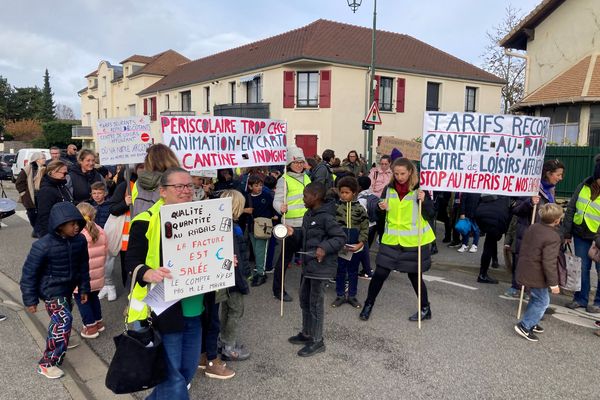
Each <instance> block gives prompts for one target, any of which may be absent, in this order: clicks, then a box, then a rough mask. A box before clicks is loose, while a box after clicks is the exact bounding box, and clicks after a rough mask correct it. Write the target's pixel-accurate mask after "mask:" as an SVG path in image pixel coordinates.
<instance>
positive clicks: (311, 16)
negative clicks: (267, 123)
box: [0, 0, 541, 116]
mask: <svg viewBox="0 0 600 400" xmlns="http://www.w3.org/2000/svg"><path fill="white" fill-rule="evenodd" d="M540 1H541V0H518V1H517V0H422V1H414V0H379V1H378V2H377V28H378V29H381V30H387V31H392V32H397V33H405V34H408V35H411V36H413V37H415V38H417V39H419V40H422V41H424V42H427V43H428V44H430V45H432V46H434V47H437V48H439V49H441V50H444V51H446V52H448V53H450V54H452V55H454V56H456V57H459V58H461V59H463V60H465V61H468V62H470V63H472V64H475V65H480V64H481V59H480V55H481V54H482V53H483V50H484V47H485V45H486V44H487V40H486V31H488V30H491V29H492V27H493V26H494V25H497V24H498V23H499V22H500V21H501V20H502V18H503V16H504V10H505V8H506V6H507V5H509V4H512V5H513V6H515V7H517V8H520V9H521V11H522V13H523V14H527V13H529V12H530V11H531V10H532V9H533V8H534V7H535V6H536V5H537V4H539V2H540ZM0 5H2V11H3V14H4V15H3V18H2V24H0V75H2V76H3V77H5V78H7V79H8V81H9V83H10V84H12V85H13V86H18V87H19V86H34V85H37V86H42V83H43V79H42V77H43V71H44V69H45V68H48V70H49V72H50V78H51V85H52V89H53V91H54V95H55V101H56V102H58V103H63V104H66V105H68V106H70V107H71V108H73V110H74V111H75V114H76V115H77V116H78V115H79V108H80V107H79V98H78V97H77V91H78V90H79V89H81V88H83V87H84V86H85V79H84V76H85V75H86V74H87V73H89V72H91V71H93V70H94V69H96V67H97V66H98V63H99V62H100V61H101V60H107V61H110V62H111V63H118V62H119V61H121V60H123V59H125V58H127V57H128V56H130V55H132V54H143V55H153V54H156V53H159V52H161V51H164V50H166V49H169V48H171V49H174V50H176V51H178V52H180V53H182V54H183V55H185V56H186V57H188V58H190V59H197V58H200V57H204V56H206V55H210V54H213V53H215V52H219V51H222V50H226V49H228V48H232V47H236V46H239V45H242V44H245V43H249V42H252V41H254V40H259V39H264V38H266V37H269V36H273V35H276V34H279V33H282V32H285V31H288V30H291V29H295V28H299V27H301V26H304V25H307V24H309V23H311V22H313V21H315V20H317V19H319V18H325V19H329V20H333V21H338V22H344V23H349V24H354V25H360V26H365V27H371V26H372V18H373V0H363V4H362V6H361V7H360V8H359V9H358V10H357V11H356V13H355V14H353V13H352V11H351V10H350V8H349V7H348V5H347V2H346V0H304V1H297V0H294V1H292V0H253V1H233V0H221V1H206V0H172V1H163V0H118V1H117V0H58V1H52V2H46V1H39V0H19V1H11V0H0ZM348 45H351V43H349V44H348Z"/></svg>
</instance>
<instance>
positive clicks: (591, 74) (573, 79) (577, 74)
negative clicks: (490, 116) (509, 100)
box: [513, 54, 600, 110]
mask: <svg viewBox="0 0 600 400" xmlns="http://www.w3.org/2000/svg"><path fill="white" fill-rule="evenodd" d="M586 82H588V83H587V84H586ZM598 100H600V54H594V55H590V56H587V57H584V58H583V59H581V60H580V61H579V62H578V63H577V64H575V65H573V66H572V67H571V68H569V69H568V70H566V71H565V72H563V73H561V74H560V75H558V76H556V77H555V78H554V79H552V80H551V81H549V82H548V83H546V84H545V85H543V86H542V87H540V88H538V89H537V90H535V91H534V92H533V93H531V94H529V95H527V96H526V97H525V98H524V99H523V100H521V101H520V102H519V103H518V104H516V105H515V106H514V107H513V109H515V110H518V109H522V108H526V107H532V106H536V105H544V104H561V103H573V102H585V101H598Z"/></svg>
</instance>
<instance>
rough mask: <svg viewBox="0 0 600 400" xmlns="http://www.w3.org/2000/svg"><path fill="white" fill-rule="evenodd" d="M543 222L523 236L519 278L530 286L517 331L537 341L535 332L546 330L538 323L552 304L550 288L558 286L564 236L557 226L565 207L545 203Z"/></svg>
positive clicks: (542, 210) (521, 282) (542, 215)
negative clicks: (527, 301)
mask: <svg viewBox="0 0 600 400" xmlns="http://www.w3.org/2000/svg"><path fill="white" fill-rule="evenodd" d="M539 215H540V219H541V223H536V224H533V225H531V227H530V228H529V229H527V231H526V232H525V236H523V243H522V246H521V252H520V254H519V265H518V266H517V282H518V283H519V284H521V285H524V286H527V287H528V288H530V293H529V303H527V310H525V314H524V315H523V319H522V320H521V321H520V322H519V323H518V324H516V325H515V331H516V332H517V334H519V335H520V336H522V337H524V338H525V339H527V340H529V341H531V342H537V341H538V337H537V336H536V335H535V334H536V333H542V332H544V328H542V327H541V326H540V325H539V322H540V320H541V319H542V317H543V316H544V312H545V311H546V309H547V308H548V305H549V304H550V296H549V295H548V288H550V290H551V291H552V293H554V294H558V293H560V289H559V287H558V270H557V259H558V252H559V251H560V250H559V249H560V244H561V238H560V235H559V233H558V229H557V226H558V225H560V220H561V219H562V216H563V210H562V208H561V207H560V206H559V205H557V204H554V203H548V204H544V205H543V206H542V207H540V211H539Z"/></svg>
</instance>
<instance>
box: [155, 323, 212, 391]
mask: <svg viewBox="0 0 600 400" xmlns="http://www.w3.org/2000/svg"><path fill="white" fill-rule="evenodd" d="M183 321H184V330H183V331H182V332H176V333H165V334H163V336H162V339H163V344H164V346H165V354H166V356H167V370H168V376H167V380H165V381H164V382H162V383H161V384H159V385H157V386H156V387H155V388H154V390H153V391H152V393H150V396H148V397H147V398H148V399H152V400H188V399H189V394H188V390H187V385H188V383H190V382H191V381H192V378H193V377H194V374H195V373H196V369H197V368H198V362H199V361H200V347H201V344H202V321H201V317H200V316H198V317H183Z"/></svg>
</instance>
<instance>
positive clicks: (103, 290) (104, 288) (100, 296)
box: [98, 286, 108, 300]
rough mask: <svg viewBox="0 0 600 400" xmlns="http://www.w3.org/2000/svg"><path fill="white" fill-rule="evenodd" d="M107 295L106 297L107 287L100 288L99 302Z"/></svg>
mask: <svg viewBox="0 0 600 400" xmlns="http://www.w3.org/2000/svg"><path fill="white" fill-rule="evenodd" d="M107 295H108V287H107V286H102V289H100V292H99V293H98V298H99V299H100V300H102V299H103V298H105V297H106V296H107Z"/></svg>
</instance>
